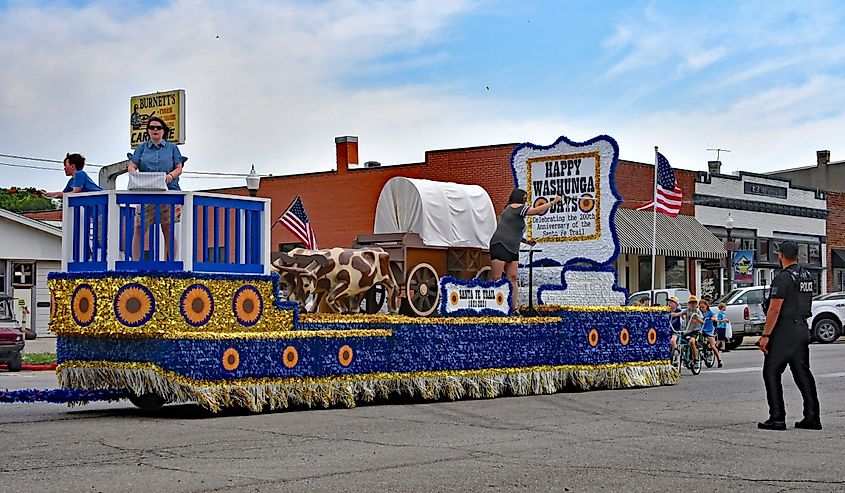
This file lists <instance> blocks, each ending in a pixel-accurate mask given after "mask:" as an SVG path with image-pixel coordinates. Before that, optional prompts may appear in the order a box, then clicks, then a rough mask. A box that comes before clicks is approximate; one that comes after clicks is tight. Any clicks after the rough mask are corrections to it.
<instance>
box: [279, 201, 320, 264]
mask: <svg viewBox="0 0 845 493" xmlns="http://www.w3.org/2000/svg"><path fill="white" fill-rule="evenodd" d="M278 222H280V223H282V224H283V225H284V226H285V227H286V228H288V229H289V230H290V232H291V233H293V235H294V236H296V237H297V238H299V241H301V242H302V244H303V245H305V248H307V249H309V250H316V249H317V239H316V238H314V230H313V229H312V228H311V222H310V221H309V220H308V214H306V213H305V207H304V206H303V205H302V199H301V198H300V197H299V195H297V196H296V198H295V199H293V202H291V203H290V205H289V206H288V208H287V209H285V212H283V213H282V215H281V216H279V221H278Z"/></svg>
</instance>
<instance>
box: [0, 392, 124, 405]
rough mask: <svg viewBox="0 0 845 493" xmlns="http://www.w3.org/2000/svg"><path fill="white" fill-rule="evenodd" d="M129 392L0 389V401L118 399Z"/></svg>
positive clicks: (9, 402) (63, 401) (61, 401)
mask: <svg viewBox="0 0 845 493" xmlns="http://www.w3.org/2000/svg"><path fill="white" fill-rule="evenodd" d="M128 396H129V394H128V393H127V392H126V390H123V389H92V390H85V389H51V390H38V389H25V390H6V391H0V403H7V404H11V403H15V402H24V403H32V402H50V403H53V404H67V403H70V402H94V401H109V402H112V401H118V400H120V399H125V398H126V397H128Z"/></svg>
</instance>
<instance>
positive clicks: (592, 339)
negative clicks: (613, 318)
mask: <svg viewBox="0 0 845 493" xmlns="http://www.w3.org/2000/svg"><path fill="white" fill-rule="evenodd" d="M587 340H588V341H589V343H590V346H593V347H596V346H598V344H599V331H598V330H597V329H593V330H591V331H590V335H589V337H588V339H587Z"/></svg>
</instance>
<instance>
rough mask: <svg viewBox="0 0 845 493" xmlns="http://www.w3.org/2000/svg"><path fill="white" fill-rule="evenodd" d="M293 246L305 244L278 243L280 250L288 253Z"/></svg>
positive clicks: (297, 246)
mask: <svg viewBox="0 0 845 493" xmlns="http://www.w3.org/2000/svg"><path fill="white" fill-rule="evenodd" d="M294 248H305V245H303V244H302V243H279V251H280V252H284V253H288V252H289V251H291V250H293V249H294Z"/></svg>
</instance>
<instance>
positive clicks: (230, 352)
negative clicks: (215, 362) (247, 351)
mask: <svg viewBox="0 0 845 493" xmlns="http://www.w3.org/2000/svg"><path fill="white" fill-rule="evenodd" d="M222 363H223V368H225V369H226V370H228V371H235V370H237V369H238V366H240V364H241V355H240V354H238V350H237V349H235V348H232V347H230V348H229V349H227V350H225V351H224V352H223V359H222Z"/></svg>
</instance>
